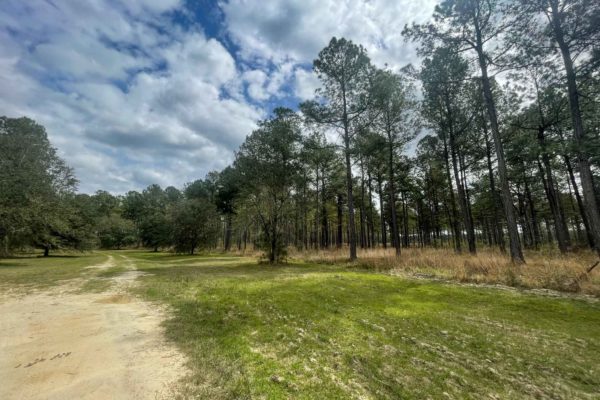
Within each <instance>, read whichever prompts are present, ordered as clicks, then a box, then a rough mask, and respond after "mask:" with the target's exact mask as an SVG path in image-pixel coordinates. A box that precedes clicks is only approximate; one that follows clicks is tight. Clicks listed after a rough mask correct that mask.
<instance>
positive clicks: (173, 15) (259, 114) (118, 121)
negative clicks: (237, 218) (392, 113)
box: [0, 0, 435, 193]
mask: <svg viewBox="0 0 600 400" xmlns="http://www.w3.org/2000/svg"><path fill="white" fill-rule="evenodd" d="M434 5H435V0H423V1H414V0H345V1H339V0H270V1H267V0H265V1H259V0H254V1H249V0H223V1H213V0H123V1H117V0H85V1H82V0H31V1H23V0H2V1H0V87H2V90H1V91H0V115H7V116H10V117H19V116H28V117H31V118H33V119H35V120H36V121H38V122H39V123H41V124H43V125H44V126H45V127H46V129H47V131H48V134H49V136H50V139H51V141H52V143H53V144H54V146H55V147H57V148H58V150H59V152H60V154H61V156H62V157H63V158H65V159H66V160H67V162H68V163H69V165H71V166H73V167H74V168H75V172H76V174H77V176H78V178H79V179H80V185H79V189H80V191H81V192H86V193H92V192H94V191H96V190H98V189H104V190H109V191H111V192H114V193H123V192H126V191H128V190H140V189H142V188H144V187H146V186H147V185H149V184H151V183H158V184H160V185H162V186H167V185H175V186H179V187H180V186H182V185H183V184H184V183H186V182H189V181H192V180H194V179H197V178H202V177H204V175H205V174H206V173H207V172H208V171H210V170H214V169H222V168H223V167H225V166H226V165H227V164H228V163H230V162H231V161H232V159H233V155H234V151H235V150H236V149H237V147H238V146H239V145H240V144H241V143H242V142H243V140H244V138H245V137H246V135H248V134H249V133H250V132H251V131H252V130H253V129H254V128H255V126H256V121H257V120H259V119H261V118H265V117H266V116H267V115H268V114H269V112H270V111H271V110H272V109H273V107H275V106H278V105H285V106H289V107H294V106H295V105H297V103H298V102H300V101H302V100H305V99H308V98H310V97H311V96H312V95H313V93H314V90H315V89H316V88H317V87H318V81H317V79H316V78H315V77H314V75H313V74H312V72H311V69H310V68H311V62H312V60H313V59H314V58H315V57H316V56H317V54H318V52H319V50H320V49H321V48H323V47H324V46H325V45H326V44H327V43H328V41H329V40H330V38H331V37H332V36H338V37H340V36H344V37H347V38H349V39H352V40H353V41H355V42H357V43H361V44H362V45H364V46H365V47H366V48H367V50H368V52H369V55H370V57H371V59H372V60H373V62H374V63H375V64H376V65H379V66H383V65H385V64H388V65H389V66H390V67H392V68H400V67H402V66H404V65H406V64H407V63H410V62H413V63H414V62H416V61H417V59H416V56H415V50H414V47H413V46H412V45H411V44H407V43H405V42H404V41H403V39H402V38H401V36H400V31H401V30H402V27H403V26H404V24H406V23H410V22H412V21H416V22H423V21H424V20H426V19H428V18H429V16H430V15H431V14H432V12H433V7H434Z"/></svg>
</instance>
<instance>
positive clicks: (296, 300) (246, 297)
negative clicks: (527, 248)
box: [127, 252, 600, 399]
mask: <svg viewBox="0 0 600 400" xmlns="http://www.w3.org/2000/svg"><path fill="white" fill-rule="evenodd" d="M127 255H128V257H130V258H132V259H134V260H135V262H136V265H137V268H138V269H139V270H142V271H144V272H147V273H149V274H148V275H145V276H143V277H141V278H140V280H141V284H140V285H139V286H138V288H137V289H135V290H137V291H138V292H139V293H140V294H142V295H143V296H144V297H145V298H146V299H149V300H153V301H158V302H162V303H166V304H169V305H170V306H171V308H172V311H173V313H172V316H171V318H169V319H168V320H167V321H166V322H165V327H166V333H167V335H168V337H169V338H170V339H171V340H173V341H174V342H175V343H177V344H178V345H179V346H180V348H181V349H182V350H183V351H184V352H185V354H187V356H188V358H189V361H188V363H189V367H190V370H191V375H190V376H189V377H187V378H185V379H184V381H183V387H184V392H183V393H182V394H181V398H191V397H194V398H206V399H249V398H265V399H267V398H268V399H290V398H293V399H315V398H318V399H339V398H363V399H368V398H378V399H379V398H388V399H397V398H455V399H463V398H466V399H480V398H490V399H526V398H532V399H533V398H555V399H592V398H598V397H597V396H598V393H600V374H599V369H598V360H600V304H598V303H596V302H588V301H583V300H574V299H567V298H549V297H543V296H536V295H533V294H527V293H520V292H511V291H502V290H496V289H489V288H473V287H463V286H456V285H452V284H447V283H441V282H431V281H416V280H406V279H404V278H401V277H397V276H390V275H387V274H379V273H373V272H370V271H365V270H364V269H362V270H360V269H357V268H356V267H353V266H348V265H335V264H333V265H325V264H314V263H304V262H294V263H290V264H287V265H282V266H276V267H273V266H269V265H264V264H257V263H256V261H255V260H253V259H249V258H241V257H227V256H223V255H211V256H203V257H198V256H196V257H194V256H173V255H168V254H163V253H141V252H128V253H127Z"/></svg>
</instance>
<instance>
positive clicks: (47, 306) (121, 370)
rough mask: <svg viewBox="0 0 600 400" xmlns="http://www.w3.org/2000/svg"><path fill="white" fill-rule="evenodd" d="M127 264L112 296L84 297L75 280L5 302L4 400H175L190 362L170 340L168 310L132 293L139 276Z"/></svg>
mask: <svg viewBox="0 0 600 400" xmlns="http://www.w3.org/2000/svg"><path fill="white" fill-rule="evenodd" d="M119 261H120V263H121V264H122V265H126V266H127V267H128V269H129V270H128V271H127V272H125V273H123V274H121V275H120V276H117V277H115V278H114V282H113V283H114V285H113V288H112V289H111V290H110V291H108V292H103V293H93V294H90V293H85V294H78V293H77V290H76V287H77V285H74V284H73V283H72V282H71V283H70V284H68V285H63V286H60V287H56V288H53V289H51V290H48V291H45V292H37V293H34V294H29V295H26V296H23V297H10V298H5V299H3V301H2V302H0V399H3V400H9V399H15V400H16V399H56V400H58V399H61V400H67V399H165V398H171V397H172V396H173V395H174V393H175V392H176V385H177V380H178V379H179V378H181V377H182V376H184V375H185V373H186V371H185V369H184V367H183V362H184V358H183V356H182V355H181V354H180V353H178V351H177V350H176V349H175V348H173V347H172V346H169V345H168V344H167V343H166V342H165V339H164V337H163V330H162V328H161V327H160V322H161V321H162V320H163V318H164V311H161V310H160V308H159V307H157V306H156V305H154V304H149V303H146V302H143V301H141V300H139V299H137V298H135V297H131V296H130V295H128V294H127V293H126V289H127V286H129V285H132V284H135V279H136V278H137V276H138V275H139V272H138V271H135V265H134V264H133V262H131V260H128V259H123V260H119ZM114 262H115V261H114V259H113V257H112V256H109V257H108V259H107V261H106V262H105V263H103V264H101V265H97V266H94V267H93V268H109V267H111V266H113V265H114ZM78 284H81V282H79V283H78Z"/></svg>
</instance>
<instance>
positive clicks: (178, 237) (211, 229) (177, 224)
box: [170, 181, 219, 255]
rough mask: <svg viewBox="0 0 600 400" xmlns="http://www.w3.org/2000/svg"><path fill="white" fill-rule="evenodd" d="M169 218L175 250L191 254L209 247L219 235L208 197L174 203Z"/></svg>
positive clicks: (216, 217) (213, 206) (214, 209)
mask: <svg viewBox="0 0 600 400" xmlns="http://www.w3.org/2000/svg"><path fill="white" fill-rule="evenodd" d="M195 184H196V185H198V184H199V183H198V181H196V182H195ZM170 218H171V224H172V240H173V246H174V249H175V251H176V252H180V253H188V254H190V255H193V254H194V252H195V251H196V250H198V249H206V248H210V247H211V246H212V245H213V244H214V242H215V240H216V238H217V237H218V235H219V225H218V221H219V219H218V214H217V211H216V208H215V205H214V203H212V202H211V201H210V200H209V198H208V197H194V198H186V199H185V200H182V201H180V202H178V203H176V204H175V205H174V207H173V208H172V209H171V216H170Z"/></svg>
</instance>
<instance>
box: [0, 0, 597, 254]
mask: <svg viewBox="0 0 600 400" xmlns="http://www.w3.org/2000/svg"><path fill="white" fill-rule="evenodd" d="M431 21H432V22H430V23H427V24H421V25H419V24H413V25H411V26H406V27H405V28H404V30H403V35H404V37H405V38H406V40H409V41H414V42H415V43H417V45H418V53H419V55H420V56H421V57H422V63H421V65H420V66H419V67H418V68H415V67H413V66H410V65H409V66H402V67H401V68H399V66H386V67H385V68H378V67H376V66H374V65H373V64H372V62H371V61H370V59H369V57H368V54H367V51H366V50H365V49H364V48H363V47H362V46H360V45H358V44H355V43H353V42H352V41H349V40H346V39H344V38H339V39H338V38H333V39H331V41H330V43H329V44H328V45H327V46H326V47H325V48H324V49H323V50H322V51H321V52H320V53H319V54H318V57H317V58H316V59H315V61H314V63H313V69H314V72H315V74H316V75H317V76H318V78H319V80H320V82H321V86H320V88H319V89H318V90H317V91H316V92H315V96H314V99H312V100H310V101H306V102H303V103H301V104H299V106H298V109H297V110H296V111H294V110H291V109H287V108H276V109H275V110H273V112H272V114H271V116H270V117H269V118H267V119H265V120H263V121H259V123H258V127H257V129H256V130H255V131H253V132H252V133H251V134H249V135H248V136H247V138H246V140H245V142H244V143H243V144H242V145H241V146H240V148H239V149H238V151H237V152H236V153H235V161H234V162H233V163H232V165H231V166H229V167H227V168H226V169H224V170H223V171H220V172H211V173H210V174H208V176H207V177H206V178H205V179H204V180H198V181H195V182H193V183H190V184H188V185H186V186H185V187H184V188H182V189H181V190H178V189H176V188H174V187H168V188H166V189H164V190H163V189H162V188H160V187H158V186H157V185H152V186H150V187H148V188H147V189H145V190H144V191H143V192H141V193H138V192H129V193H127V194H125V195H123V196H113V195H111V194H109V193H106V192H97V193H96V194H95V195H92V196H88V195H83V194H76V193H75V185H76V180H75V178H74V177H73V173H72V171H71V170H70V169H69V168H68V167H67V166H66V164H65V163H64V162H63V161H62V160H60V159H59V158H58V157H57V156H56V151H55V150H54V149H53V148H52V147H51V146H50V144H49V143H48V141H47V137H46V134H45V132H44V130H43V128H42V127H41V126H39V125H37V124H35V123H34V122H33V121H31V120H28V119H24V118H22V119H10V118H3V119H2V120H1V123H2V124H1V125H0V151H1V152H2V154H1V155H2V159H1V160H0V162H1V163H2V168H1V171H0V174H1V176H0V177H1V178H2V180H1V183H0V185H2V186H1V187H0V189H2V190H1V192H0V196H1V198H0V239H1V241H2V243H3V250H2V251H4V252H5V253H8V252H10V251H12V250H13V249H16V248H19V246H21V247H22V246H34V247H41V248H43V249H45V250H46V251H48V250H49V249H53V248H59V247H61V246H70V247H75V248H84V247H86V246H87V247H90V246H95V245H100V246H102V247H114V248H119V247H126V246H131V245H136V244H137V245H143V246H146V247H149V248H152V249H155V250H158V249H159V248H172V249H175V250H176V251H182V252H190V253H193V252H194V251H195V250H197V249H201V248H220V247H222V248H224V249H225V250H230V249H231V248H232V247H237V248H238V249H244V248H246V246H247V245H248V244H251V245H252V246H254V247H258V248H262V249H264V250H265V255H266V258H267V259H268V260H269V261H270V262H272V263H275V262H278V261H281V260H282V259H283V258H285V256H286V249H287V248H289V247H290V246H295V247H296V248H298V249H309V248H312V249H329V248H334V247H337V248H341V247H344V246H347V247H348V251H349V257H350V259H352V260H353V259H356V257H357V248H358V247H360V248H374V247H393V248H394V249H395V253H396V255H398V256H401V254H402V249H403V248H407V247H411V246H413V247H417V246H418V247H425V246H434V247H449V248H452V249H454V250H455V251H456V252H463V251H468V252H469V253H473V254H474V253H476V252H477V249H478V248H479V247H481V246H489V247H496V248H498V249H500V250H501V251H506V252H507V253H508V254H509V256H510V257H511V259H512V261H513V262H514V263H517V264H521V263H524V262H525V258H524V255H523V249H524V248H525V249H540V248H542V247H548V246H557V248H558V249H559V250H560V251H561V252H563V253H565V252H570V251H573V250H576V249H578V248H586V247H587V248H590V249H594V250H595V251H596V252H598V253H599V254H600V212H599V208H598V204H600V188H599V187H598V179H600V178H599V177H598V174H599V171H600V169H599V168H600V120H599V119H598V115H599V114H600V76H599V73H598V71H599V66H600V47H599V44H600V4H599V3H598V2H597V1H591V0H519V1H516V0H515V1H508V0H504V1H502V0H444V1H442V2H441V3H440V4H439V5H438V6H437V7H436V9H435V12H434V15H433V18H432V20H431ZM331 138H335V139H333V140H332V139H331ZM409 147H410V149H409Z"/></svg>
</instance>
